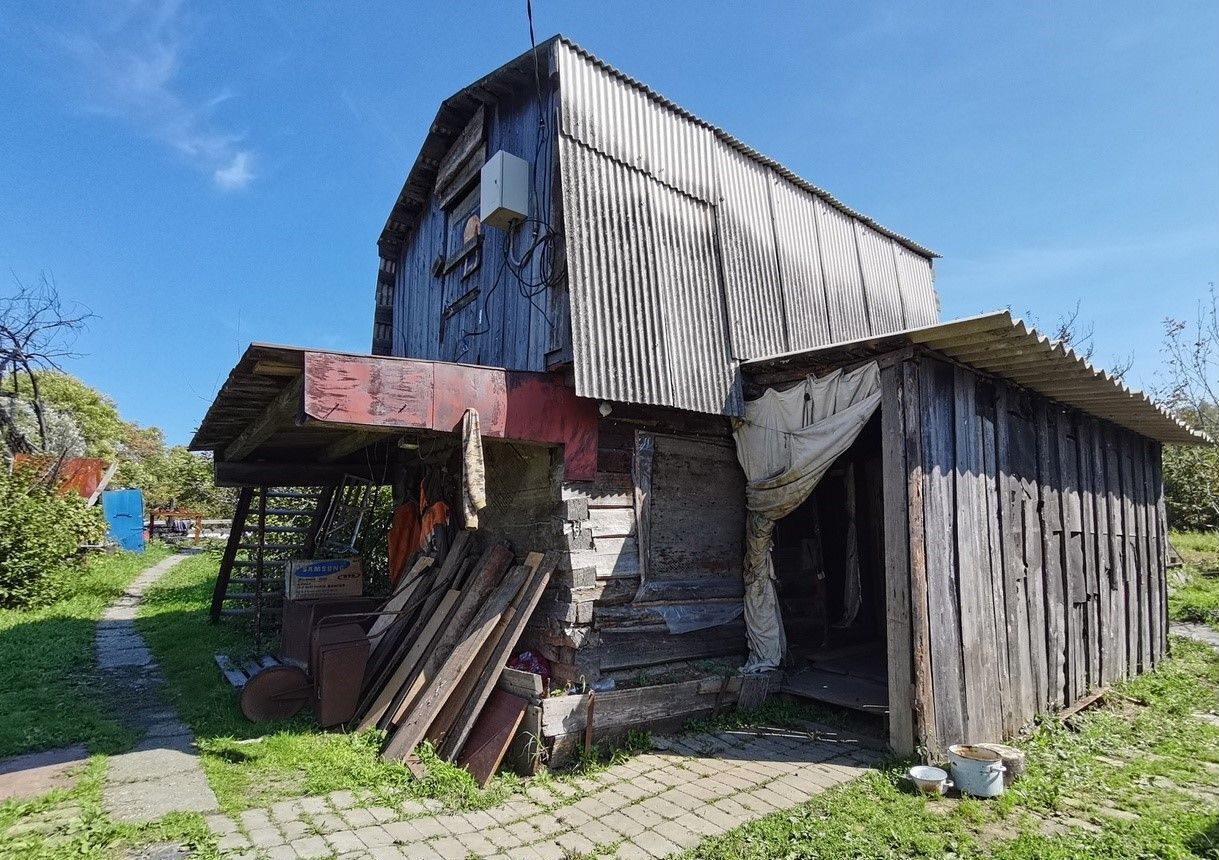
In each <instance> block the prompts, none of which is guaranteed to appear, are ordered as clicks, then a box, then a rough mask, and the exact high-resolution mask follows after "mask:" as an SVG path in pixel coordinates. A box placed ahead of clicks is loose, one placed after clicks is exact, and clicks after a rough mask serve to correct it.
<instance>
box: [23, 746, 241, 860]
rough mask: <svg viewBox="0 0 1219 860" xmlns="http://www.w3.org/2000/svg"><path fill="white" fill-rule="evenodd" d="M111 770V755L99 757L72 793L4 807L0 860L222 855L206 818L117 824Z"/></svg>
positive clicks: (183, 816)
mask: <svg viewBox="0 0 1219 860" xmlns="http://www.w3.org/2000/svg"><path fill="white" fill-rule="evenodd" d="M105 765H106V760H105V756H101V755H96V756H94V757H93V759H92V760H91V761H90V762H89V765H88V767H87V768H86V769H85V771H84V773H83V774H82V775H81V777H80V778H79V780H77V783H76V785H75V786H74V787H73V788H71V789H70V790H66V789H61V790H57V791H52V792H50V793H49V794H45V795H43V796H42V797H39V798H37V799H34V800H31V801H26V802H16V801H10V802H8V803H3V804H0V858H4V860H9V858H13V860H17V859H18V858H21V860H24V858H30V860H33V858H38V860H109V858H115V857H131V856H138V854H137V853H136V852H137V850H138V849H139V848H140V847H141V846H146V845H150V844H158V843H172V844H174V845H184V846H186V847H187V848H188V849H190V850H191V852H192V856H193V857H194V858H195V860H211V859H212V858H216V857H218V856H219V855H218V853H217V852H216V848H215V838H214V837H213V836H212V835H211V834H210V833H209V832H208V829H207V825H206V824H205V823H204V821H203V817H202V816H200V815H192V814H173V815H167V816H165V817H164V818H162V819H161V820H159V821H155V822H153V823H151V824H140V825H136V824H118V823H115V822H114V821H111V820H110V819H109V818H108V817H107V815H106V812H105V809H104V808H103V807H102V783H103V781H104V778H105ZM10 828H16V829H14V830H10Z"/></svg>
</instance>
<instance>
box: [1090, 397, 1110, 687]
mask: <svg viewBox="0 0 1219 860" xmlns="http://www.w3.org/2000/svg"><path fill="white" fill-rule="evenodd" d="M1105 444H1106V443H1105V422H1103V421H1095V422H1093V426H1092V482H1093V486H1094V493H1095V505H1096V577H1095V581H1094V585H1095V588H1096V634H1097V659H1098V661H1099V673H1098V678H1099V682H1098V684H1099V686H1102V687H1105V686H1108V685H1109V684H1111V683H1113V647H1112V642H1113V614H1112V610H1113V599H1112V588H1111V583H1112V577H1113V553H1112V535H1111V531H1110V530H1111V526H1112V522H1111V519H1110V514H1109V498H1110V495H1109V474H1108V467H1107V464H1106V462H1105Z"/></svg>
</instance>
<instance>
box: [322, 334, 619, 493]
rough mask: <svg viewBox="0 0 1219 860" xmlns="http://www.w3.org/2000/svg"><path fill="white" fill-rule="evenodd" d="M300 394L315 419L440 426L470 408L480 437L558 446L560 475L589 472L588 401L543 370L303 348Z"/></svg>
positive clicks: (448, 427) (592, 466)
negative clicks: (302, 382)
mask: <svg viewBox="0 0 1219 860" xmlns="http://www.w3.org/2000/svg"><path fill="white" fill-rule="evenodd" d="M304 400H305V404H304V405H305V415H306V416H307V417H308V418H312V419H314V420H317V421H325V422H328V423H334V424H347V425H357V426H369V427H401V428H403V429H430V430H439V431H445V432H450V431H453V430H455V429H456V428H457V427H458V426H459V425H460V423H461V416H462V414H463V413H464V412H465V410H466V409H467V408H473V409H476V410H477V411H478V417H479V424H480V425H481V429H482V433H483V435H484V436H487V437H489V438H498V439H514V440H517V441H521V442H534V443H540V444H547V445H562V446H563V463H564V472H565V474H566V476H567V477H568V479H570V480H573V481H591V480H594V479H595V477H596V472H597V425H598V421H597V407H596V404H595V403H594V402H593V401H591V400H586V399H584V398H581V397H577V396H576V393H575V391H574V390H573V389H572V388H570V387H569V386H567V385H564V384H563V383H562V382H561V381H560V380H559V379H558V378H557V377H554V376H551V375H549V374H544V373H529V372H524V371H509V370H504V369H503V368H498V367H476V366H473V365H465V364H450V363H447V362H441V361H420V360H418V359H408V358H382V357H378V356H353V355H338V354H334V353H324V352H306V353H305V396H304Z"/></svg>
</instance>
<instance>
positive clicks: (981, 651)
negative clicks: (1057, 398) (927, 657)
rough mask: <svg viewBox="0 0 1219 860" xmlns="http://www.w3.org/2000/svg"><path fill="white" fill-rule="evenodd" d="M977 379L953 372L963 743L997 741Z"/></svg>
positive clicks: (1000, 724)
mask: <svg viewBox="0 0 1219 860" xmlns="http://www.w3.org/2000/svg"><path fill="white" fill-rule="evenodd" d="M976 384H977V381H976V377H975V376H974V375H973V374H972V373H970V372H969V371H968V370H965V369H964V368H962V367H954V368H953V388H954V396H953V421H954V426H955V432H954V434H953V438H954V441H955V446H956V452H955V455H956V461H955V468H954V470H953V479H954V483H955V489H956V497H955V501H954V514H955V516H956V541H957V565H956V579H957V588H958V590H959V594H960V600H961V619H960V621H961V628H960V637H961V642H962V644H963V645H964V643H968V647H964V648H963V654H964V659H963V664H962V665H963V670H964V678H965V733H966V737H967V738H980V737H1000V736H1001V735H1002V732H1003V722H1002V717H1001V716H1000V706H1001V703H1000V695H999V689H998V683H997V677H996V674H995V673H996V668H995V661H996V659H997V655H996V652H997V650H998V648H997V643H996V639H995V611H994V604H993V602H992V598H991V576H990V548H989V545H988V542H987V530H986V523H985V521H984V520H983V519H982V517H983V516H984V515H985V510H986V497H985V488H984V486H983V482H984V480H985V475H984V471H983V463H982V451H981V436H980V432H979V427H978V418H977V401H976Z"/></svg>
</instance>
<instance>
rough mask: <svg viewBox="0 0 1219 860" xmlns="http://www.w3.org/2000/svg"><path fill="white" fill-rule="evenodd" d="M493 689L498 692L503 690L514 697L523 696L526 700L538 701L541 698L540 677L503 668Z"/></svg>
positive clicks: (531, 673) (541, 686)
mask: <svg viewBox="0 0 1219 860" xmlns="http://www.w3.org/2000/svg"><path fill="white" fill-rule="evenodd" d="M495 687H496V689H498V690H505V691H507V692H509V693H512V694H513V695H515V696H524V697H525V698H526V699H538V698H541V696H542V692H543V684H542V676H541V675H538V674H536V673H534V672H525V671H522V670H520V669H511V668H509V667H507V666H504V667H503V668H502V669H501V670H500V673H499V678H498V680H497V681H496V682H495Z"/></svg>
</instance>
